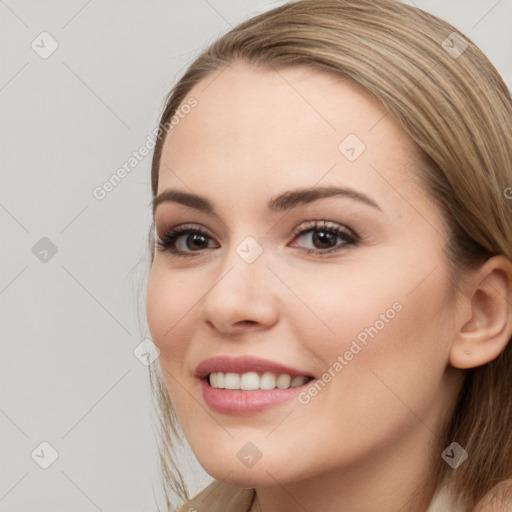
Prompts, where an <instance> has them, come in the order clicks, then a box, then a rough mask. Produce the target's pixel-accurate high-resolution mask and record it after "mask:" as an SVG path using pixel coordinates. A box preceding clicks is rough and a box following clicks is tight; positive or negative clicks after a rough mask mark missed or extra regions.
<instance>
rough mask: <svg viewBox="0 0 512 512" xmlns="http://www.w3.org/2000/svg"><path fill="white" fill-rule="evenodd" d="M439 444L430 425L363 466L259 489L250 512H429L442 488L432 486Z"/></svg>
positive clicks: (362, 463) (380, 453)
mask: <svg viewBox="0 0 512 512" xmlns="http://www.w3.org/2000/svg"><path fill="white" fill-rule="evenodd" d="M433 453H435V454H436V455H437V453H438V447H437V446H436V439H435V438H434V436H433V435H432V433H431V432H430V431H429V430H428V428H427V427H426V426H425V425H419V426H418V428H417V429H416V430H415V431H414V432H413V433H412V435H411V436H409V438H407V439H401V440H400V443H399V444H398V445H397V444H396V443H393V444H392V446H391V448H390V449H382V450H380V451H379V452H373V453H371V454H369V456H368V458H367V460H366V461H364V462H361V460H358V462H357V465H354V466H351V467H346V468H343V469H338V470H337V471H332V472H329V473H323V474H321V475H318V476H315V477H314V478H311V479H307V480H303V481H300V482H296V481H294V482H292V483H286V482H280V481H279V479H278V478H274V480H275V482H276V485H273V486H267V487H263V488H256V489H255V491H256V496H255V499H254V502H253V504H252V506H251V508H250V510H249V512H288V511H313V510H322V512H351V511H353V510H357V511H358V512H375V510H379V512H396V511H397V510H400V511H401V512H428V508H429V505H430V503H431V501H432V498H433V495H434V493H435V491H436V489H435V486H436V483H435V482H432V481H428V470H429V464H430V462H431V457H432V454H433Z"/></svg>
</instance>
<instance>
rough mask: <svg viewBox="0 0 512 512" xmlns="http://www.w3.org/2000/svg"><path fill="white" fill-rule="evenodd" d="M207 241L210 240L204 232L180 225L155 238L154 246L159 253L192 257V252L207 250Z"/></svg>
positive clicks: (196, 228)
mask: <svg viewBox="0 0 512 512" xmlns="http://www.w3.org/2000/svg"><path fill="white" fill-rule="evenodd" d="M209 239H210V240H212V239H211V237H210V235H209V234H208V233H207V232H206V231H205V230H203V229H200V228H198V227H195V226H188V225H182V226H178V227H176V228H173V229H171V230H169V231H167V232H165V233H164V234H163V236H162V237H161V238H160V237H157V240H156V246H157V247H158V250H160V251H169V252H170V253H171V254H173V255H175V256H181V257H188V256H194V252H200V251H202V250H203V249H207V248H208V240H209ZM210 248H211V246H210Z"/></svg>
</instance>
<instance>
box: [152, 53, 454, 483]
mask: <svg viewBox="0 0 512 512" xmlns="http://www.w3.org/2000/svg"><path fill="white" fill-rule="evenodd" d="M189 96H190V97H193V98H195V101H194V100H192V103H193V104H194V105H195V106H194V107H193V108H186V109H183V110H182V118H180V119H179V123H177V124H175V125H174V126H173V128H172V129H171V130H170V132H169V134H168V136H167V138H166V140H165V145H164V149H163V154H162V160H161V166H160V174H159V183H158V193H159V194H161V193H164V192H165V191H169V190H173V191H178V192H180V193H182V195H181V196H176V195H175V196H174V197H175V199H176V200H174V201H172V200H167V201H161V202H160V201H159V202H158V205H157V207H156V211H155V225H156V230H157V234H158V236H159V237H160V238H161V239H163V238H164V235H165V234H166V233H167V232H168V231H170V230H171V229H173V228H176V227H183V228H185V229H195V230H199V231H200V234H194V232H192V233H190V232H186V231H185V232H184V233H181V234H178V236H177V238H175V240H174V241H172V239H169V240H168V242H170V244H169V245H168V247H167V249H166V250H160V249H158V250H157V251H156V254H155V257H154V261H153V265H152V268H151V274H150V281H149V288H148V297H147V314H148V322H149V327H150V331H151V334H152V337H153V340H154V342H155V344H156V345H157V346H158V348H159V349H160V351H161V353H160V358H159V363H160V365H161V368H162V372H163V376H164V378H165V382H166V386H167V389H168V391H169V394H170V397H171V400H172V403H173V406H174V408H175V411H176V414H177V417H178V420H179V423H180V425H181V427H182V429H183V431H184V433H185V435H186V438H187V440H188V442H189V444H190V446H191V448H192V450H193V452H194V453H195V455H196V457H197V459H198V460H199V462H200V463H201V465H202V466H203V467H204V468H205V469H206V471H208V472H209V473H210V474H211V475H212V476H214V477H215V478H217V479H219V480H223V481H225V482H227V483H232V484H234V485H239V486H241V487H253V486H257V485H261V486H265V485H276V482H279V483H280V484H284V483H291V482H298V481H301V480H305V479H311V478H317V477H321V476H322V475H323V476H326V475H328V474H331V475H336V476H337V477H339V476H340V475H342V474H343V475H345V476H346V475H350V477H349V479H348V480H347V479H345V480H344V481H345V482H348V481H350V482H352V483H354V482H356V480H357V479H358V478H361V477H362V476H363V475H364V477H365V478H366V477H369V476H370V475H373V474H376V472H379V471H381V470H383V469H384V468H385V469H386V471H387V472H388V473H389V471H391V470H392V471H398V472H401V474H402V475H403V474H405V475H409V474H414V472H419V471H421V470H423V469H424V466H425V464H426V463H427V462H428V460H429V457H430V452H431V447H430V443H431V442H432V441H433V439H434V437H435V435H434V434H435V433H436V432H437V430H438V429H439V426H440V424H441V421H442V420H443V418H444V416H445V415H446V413H447V410H449V408H450V407H451V405H452V404H453V400H454V396H455V393H456V391H457V389H456V388H457V386H456V385H455V384H457V383H458V382H459V380H458V377H459V374H458V373H457V372H456V371H454V370H453V369H451V367H449V366H448V353H449V348H450V344H451V341H452V339H453V337H454V336H455V331H456V327H455V326H456V325H457V323H458V322H459V320H460V319H461V314H462V311H459V310H458V309H457V303H456V297H455V295H454V293H453V291H452V288H451V286H450V282H449V279H448V267H447V264H446V261H445V259H444V255H443V253H442V247H443V244H444V242H445V239H446V233H445V231H444V227H443V222H442V216H441V214H440V211H439V210H438V208H437V207H436V206H435V205H434V204H433V202H432V201H431V200H430V199H429V197H428V195H427V193H426V192H425V190H424V189H423V188H422V187H421V185H420V184H419V182H418V180H417V179H416V176H417V175H418V169H419V165H420V162H421V160H420V158H421V155H420V152H419V150H418V149H417V147H416V146H415V145H414V144H413V142H412V141H411V139H410V138H409V136H408V135H407V134H406V133H405V132H404V131H403V130H402V129H401V128H400V126H399V124H398V123H397V122H396V121H395V120H394V118H393V117H392V115H391V114H389V113H387V111H386V109H385V108H384V107H383V106H382V105H381V104H380V103H378V102H377V101H376V100H374V99H373V98H372V97H371V96H369V95H368V94H367V93H365V92H364V91H362V90H361V89H359V88H358V87H356V86H354V85H352V84H351V83H350V82H349V81H348V80H347V81H343V80H341V79H339V78H333V77H332V76H330V75H327V74H324V73H322V72H319V71H313V70H311V69H307V68H304V67H290V68H286V69H281V70H279V72H276V71H269V70H263V69H258V68H255V67H251V66H249V65H247V64H243V63H236V64H232V65H231V66H229V67H228V68H227V69H225V70H224V71H223V72H221V73H218V74H216V75H214V76H209V77H207V78H206V79H205V80H204V81H203V82H201V83H199V84H198V85H197V86H196V87H194V88H193V90H192V91H191V92H190V95H189ZM187 99H188V97H187ZM185 101H186V100H185ZM195 102H197V104H196V103H195ZM184 112H185V113H184ZM331 187H336V188H337V189H340V190H338V193H337V194H334V193H331V192H332V190H331ZM329 190H331V192H329ZM298 191H300V193H299V192H298ZM314 191H318V194H316V193H315V194H314V193H313V192H314ZM196 195H197V196H200V198H201V199H193V196H196ZM276 198H277V199H276ZM168 199H169V198H168ZM183 199H187V200H186V201H184V200H183ZM206 202H207V203H208V204H209V205H210V206H211V208H207V207H206ZM184 203H187V204H184ZM201 232H202V233H203V234H201ZM173 251H177V253H176V252H173ZM459 309H461V308H460V307H459ZM243 357H245V359H240V358H243ZM211 358H220V359H217V360H216V361H215V360H214V364H213V365H210V366H208V363H206V364H203V365H202V363H204V362H205V361H207V360H209V359H211ZM251 358H258V359H260V360H261V359H263V360H264V361H263V362H261V361H259V362H255V361H254V360H252V359H251ZM215 363H216V364H217V365H215ZM200 365H202V366H200ZM272 365H274V366H272ZM275 365H282V366H284V367H285V368H278V367H277V366H275ZM211 372H213V373H218V372H221V375H216V376H215V377H213V378H212V379H213V381H214V382H213V384H214V385H217V386H222V385H224V386H227V387H228V388H237V387H238V388H239V387H240V385H241V384H240V382H241V383H242V385H243V387H245V388H249V389H248V390H247V389H245V390H240V389H222V388H213V387H212V386H211V385H210V384H209V383H208V377H207V376H206V375H205V374H207V373H211ZM452 372H453V373H452ZM198 373H199V375H198ZM226 373H229V374H234V375H228V376H226V375H225V374H226ZM264 373H265V374H266V375H265V376H264V377H263V378H262V375H263V374H264ZM243 374H248V376H247V375H244V376H243V377H240V375H243ZM281 374H284V375H285V377H279V376H280V375H281ZM274 375H275V377H276V378H274V377H273V376H274ZM286 375H290V378H289V377H287V376H286ZM301 376H304V377H308V378H310V380H308V381H307V382H306V383H305V384H303V383H302V382H303V381H304V379H301V378H300V377H301ZM295 377H298V378H295ZM291 378H294V379H293V380H291ZM290 384H293V387H291V388H289V389H286V387H287V386H288V385H290ZM276 385H277V386H278V389H277V390H276V389H274V390H271V389H265V388H272V387H274V386H276ZM255 387H262V388H264V389H259V390H255V389H252V388H255ZM429 448H430V449H429ZM435 455H436V456H440V454H435Z"/></svg>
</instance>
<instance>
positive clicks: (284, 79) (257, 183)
mask: <svg viewBox="0 0 512 512" xmlns="http://www.w3.org/2000/svg"><path fill="white" fill-rule="evenodd" d="M190 97H193V98H194V99H195V100H196V102H197V105H196V106H195V107H194V108H193V109H187V112H188V113H186V114H184V115H182V116H180V121H179V123H178V124H177V125H176V126H174V127H173V129H172V130H171V131H170V132H169V134H168V136H167V137H166V140H165V144H164V148H163V152H162V160H161V167H160V179H159V187H158V188H159V192H160V191H161V190H163V189H165V188H166V187H181V188H182V189H183V185H184V184H185V185H186V186H187V187H189V188H192V189H194V190H195V191H196V192H197V193H201V192H202V193H203V194H202V195H208V192H212V193H213V192H214V191H216V190H218V189H220V188H222V190H223V191H224V193H225V194H227V195H229V194H232V195H233V197H238V198H239V199H240V200H243V198H246V199H249V198H253V197H254V196H255V195H257V192H258V191H262V193H263V195H265V197H268V196H270V195H274V192H276V191H279V190H280V189H284V188H286V187H289V186H290V185H293V186H303V187H307V186H314V185H315V184H317V183H320V181H321V183H320V184H333V183H335V184H339V185H343V186H353V187H354V188H358V187H359V188H363V189H368V190H373V191H374V192H375V193H377V194H378V195H382V194H387V195H388V196H390V194H389V192H390V187H392V188H395V189H397V188H399V189H401V191H402V193H403V194H405V195H407V194H418V193H420V194H421V193H422V191H421V190H418V189H417V187H416V182H415V180H413V179H411V177H413V173H415V172H416V167H417V166H418V164H419V162H420V160H421V157H422V153H421V151H420V149H419V147H418V146H417V145H416V144H415V143H414V142H413V141H412V139H411V138H410V137H409V136H408V135H407V133H406V132H405V131H404V130H403V129H402V127H401V126H400V125H399V123H398V121H397V120H396V119H395V118H394V117H393V116H392V115H391V114H390V113H389V112H388V111H387V109H386V108H385V107H384V106H383V105H382V104H381V103H380V102H379V101H378V100H377V99H376V98H374V97H373V96H372V95H371V94H370V93H369V92H367V91H366V90H364V89H362V88H361V87H360V86H358V85H357V84H355V83H354V82H352V81H351V80H349V79H344V78H343V77H337V76H334V75H332V74H330V73H326V72H322V71H318V70H316V69H312V68H308V67H302V66H295V67H287V68H283V69H276V70H274V69H269V68H262V67H255V66H252V65H249V64H247V63H243V62H235V63H232V64H231V65H229V66H228V67H227V68H225V69H223V70H221V71H220V72H216V73H215V74H213V75H210V76H207V77H206V78H205V79H203V80H202V81H201V82H199V83H198V84H196V86H195V87H194V88H193V89H192V90H191V91H190V93H189V95H188V96H187V97H186V98H185V102H186V101H187V99H189V98H190ZM221 185H222V187H221ZM200 191H201V192H200ZM391 195H393V194H391ZM395 195H396V191H395ZM390 199H392V197H391V196H390Z"/></svg>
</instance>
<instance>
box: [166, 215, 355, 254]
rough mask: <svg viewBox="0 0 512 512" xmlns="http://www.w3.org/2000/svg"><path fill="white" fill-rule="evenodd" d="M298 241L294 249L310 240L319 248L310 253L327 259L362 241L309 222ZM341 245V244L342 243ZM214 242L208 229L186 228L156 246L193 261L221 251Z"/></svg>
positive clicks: (341, 229) (349, 233)
mask: <svg viewBox="0 0 512 512" xmlns="http://www.w3.org/2000/svg"><path fill="white" fill-rule="evenodd" d="M293 236H294V237H295V238H294V241H293V243H292V244H291V247H296V246H297V242H296V240H297V239H301V238H303V239H306V240H308V239H309V240H310V242H311V243H312V244H313V246H316V248H313V249H306V252H307V253H309V254H319V255H323V254H326V253H331V252H335V251H339V250H341V249H342V248H343V247H345V246H347V245H356V244H357V243H358V242H359V237H358V235H357V234H355V233H354V231H352V230H351V229H348V228H346V227H343V226H341V225H340V224H336V223H330V222H328V221H325V220H322V221H316V220H314V221H307V222H306V223H304V224H301V225H300V226H299V227H297V228H296V229H295V230H294V231H293ZM340 241H341V242H340ZM212 243H213V238H212V237H211V236H210V235H209V233H208V232H207V231H205V230H204V229H201V228H198V227H197V226H194V225H186V224H184V225H182V226H178V227H175V228H173V229H170V230H169V231H167V232H165V233H164V234H163V235H162V237H161V238H160V237H157V240H156V246H157V247H158V250H160V251H169V252H170V253H171V254H172V255H173V256H178V257H185V258H186V257H190V256H196V255H198V254H200V253H201V252H202V251H203V250H204V249H211V248H215V247H218V246H217V245H215V244H213V245H212Z"/></svg>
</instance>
